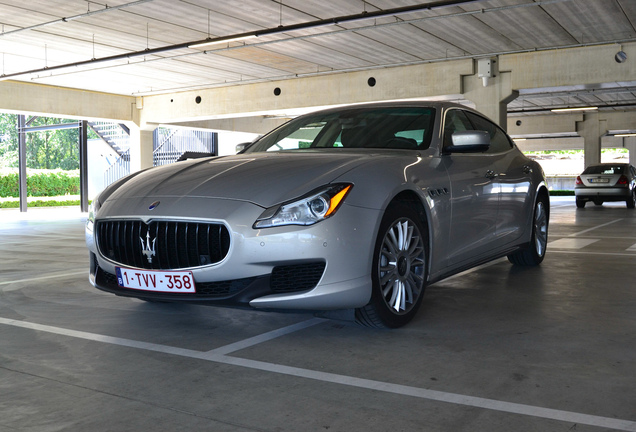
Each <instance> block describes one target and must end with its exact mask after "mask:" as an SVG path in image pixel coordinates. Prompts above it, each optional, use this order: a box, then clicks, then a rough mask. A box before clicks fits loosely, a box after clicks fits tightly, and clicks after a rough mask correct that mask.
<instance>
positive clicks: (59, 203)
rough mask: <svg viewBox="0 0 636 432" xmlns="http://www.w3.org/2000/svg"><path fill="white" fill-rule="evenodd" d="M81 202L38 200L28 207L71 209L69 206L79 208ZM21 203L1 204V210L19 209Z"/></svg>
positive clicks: (30, 202) (6, 202)
mask: <svg viewBox="0 0 636 432" xmlns="http://www.w3.org/2000/svg"><path fill="white" fill-rule="evenodd" d="M79 205H80V201H79V200H69V201H56V200H45V201H43V200H36V201H29V203H28V204H27V206H28V207H61V206H65V207H69V206H79ZM19 207H20V201H5V202H0V208H19Z"/></svg>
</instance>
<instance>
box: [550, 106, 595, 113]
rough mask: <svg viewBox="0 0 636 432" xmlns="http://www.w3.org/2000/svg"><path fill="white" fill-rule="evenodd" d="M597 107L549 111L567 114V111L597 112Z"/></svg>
mask: <svg viewBox="0 0 636 432" xmlns="http://www.w3.org/2000/svg"><path fill="white" fill-rule="evenodd" d="M597 109H598V107H576V108H554V109H551V110H550V111H552V112H567V111H593V110H597Z"/></svg>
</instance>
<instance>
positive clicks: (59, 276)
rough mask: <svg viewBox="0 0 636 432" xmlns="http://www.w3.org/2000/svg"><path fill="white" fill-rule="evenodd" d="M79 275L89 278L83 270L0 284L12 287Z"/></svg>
mask: <svg viewBox="0 0 636 432" xmlns="http://www.w3.org/2000/svg"><path fill="white" fill-rule="evenodd" d="M78 275H86V276H88V269H86V270H83V271H76V272H64V273H54V274H48V275H46V276H40V277H34V278H28V279H18V280H12V281H4V282H0V285H10V284H17V283H23V282H33V281H39V280H46V279H54V278H63V277H66V276H78Z"/></svg>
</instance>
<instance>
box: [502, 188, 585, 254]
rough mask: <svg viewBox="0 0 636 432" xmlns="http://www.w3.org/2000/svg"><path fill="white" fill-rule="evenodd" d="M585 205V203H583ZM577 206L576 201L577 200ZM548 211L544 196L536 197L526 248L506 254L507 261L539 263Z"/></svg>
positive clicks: (546, 228) (546, 226)
mask: <svg viewBox="0 0 636 432" xmlns="http://www.w3.org/2000/svg"><path fill="white" fill-rule="evenodd" d="M584 205H585V203H584ZM577 207H578V201H577ZM549 219H550V213H549V210H548V203H547V200H546V199H545V197H539V198H537V203H536V204H535V206H534V216H533V218H532V237H531V238H530V245H529V246H528V247H527V248H526V249H521V250H518V251H517V252H514V253H512V254H510V255H508V261H510V262H511V263H512V264H515V265H522V266H535V265H539V264H541V262H542V261H543V258H544V257H545V252H546V249H547V246H548V224H549Z"/></svg>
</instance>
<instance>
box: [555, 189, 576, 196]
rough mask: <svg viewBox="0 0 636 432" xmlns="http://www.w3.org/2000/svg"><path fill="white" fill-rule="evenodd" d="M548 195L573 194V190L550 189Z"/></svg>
mask: <svg viewBox="0 0 636 432" xmlns="http://www.w3.org/2000/svg"><path fill="white" fill-rule="evenodd" d="M550 196H574V191H573V190H551V191H550Z"/></svg>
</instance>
